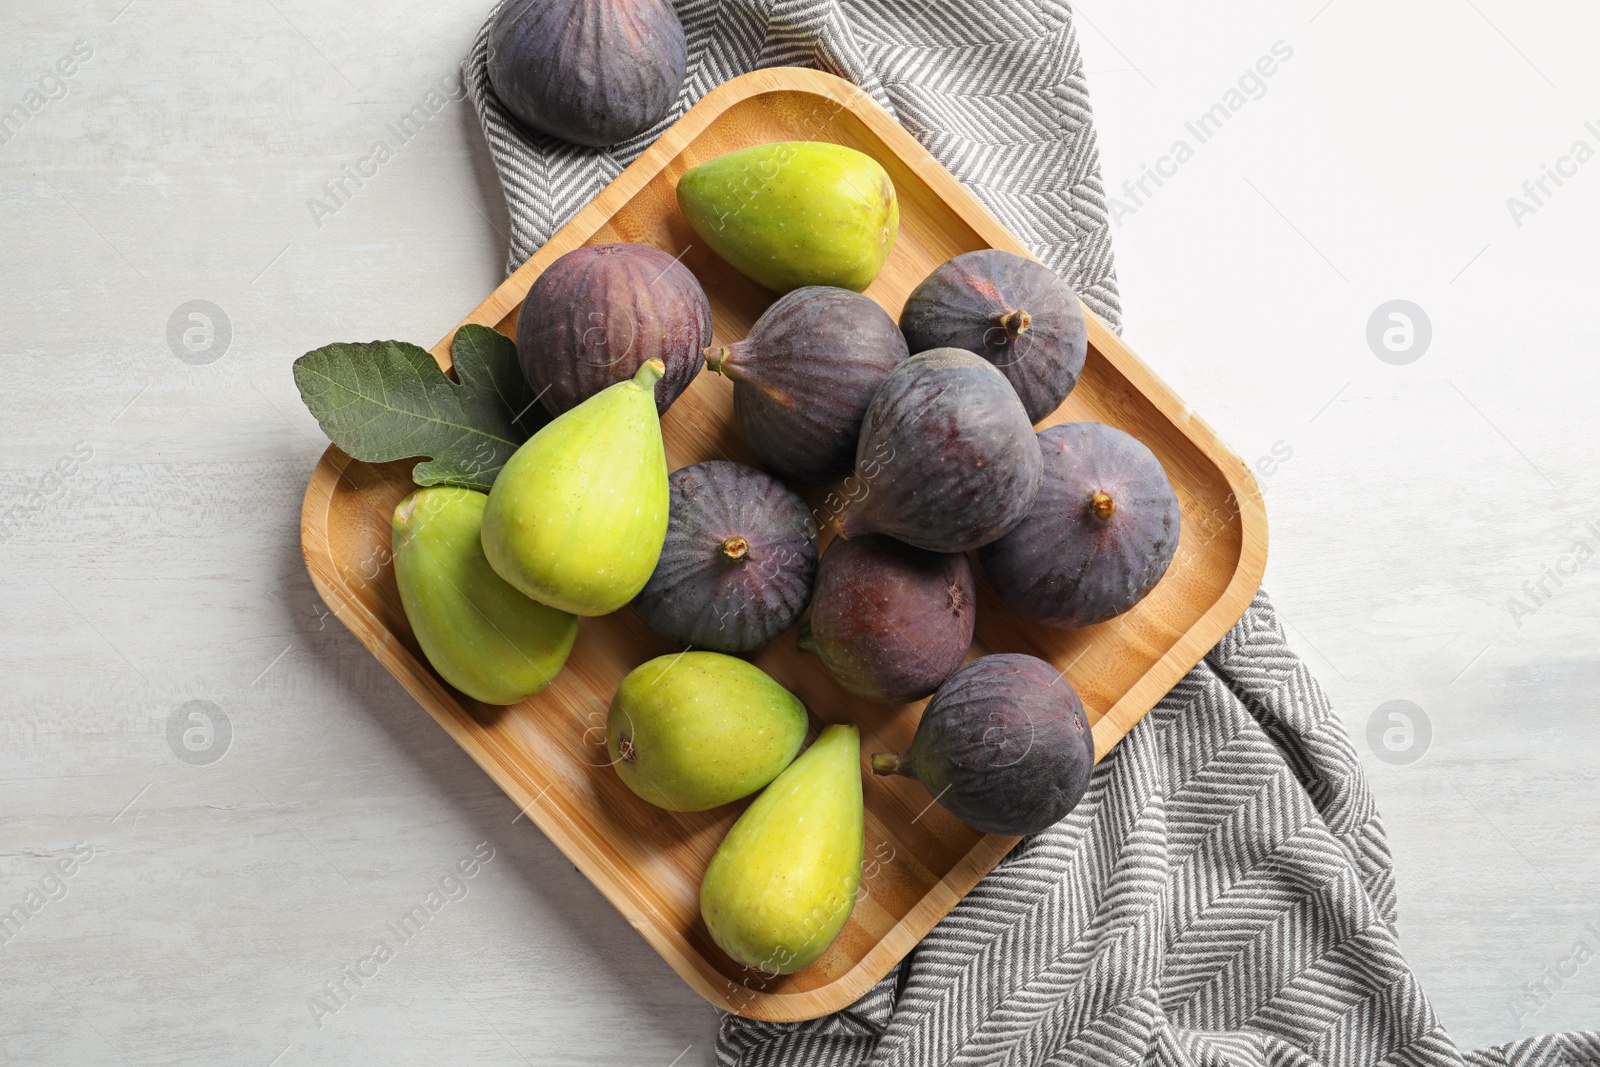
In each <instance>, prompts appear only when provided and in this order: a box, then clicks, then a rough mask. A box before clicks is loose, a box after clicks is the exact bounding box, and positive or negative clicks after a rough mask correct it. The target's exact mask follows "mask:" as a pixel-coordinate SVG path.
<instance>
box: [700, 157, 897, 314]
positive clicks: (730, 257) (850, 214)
mask: <svg viewBox="0 0 1600 1067" xmlns="http://www.w3.org/2000/svg"><path fill="white" fill-rule="evenodd" d="M678 206H679V207H680V208H681V209H682V210H683V215H684V218H686V219H688V220H689V225H691V226H693V227H694V230H695V232H696V233H698V234H699V235H700V237H701V239H703V240H704V241H705V242H706V244H708V245H710V246H711V248H712V250H713V251H714V252H716V253H717V255H719V256H721V257H722V258H723V259H725V260H727V261H728V262H729V263H730V264H731V265H732V266H733V267H734V268H735V269H736V270H738V271H739V272H740V273H741V274H744V275H746V276H747V277H749V278H752V279H754V280H755V281H757V282H759V283H760V284H762V285H764V286H766V287H767V288H768V289H772V290H774V291H776V292H779V293H787V292H788V291H789V290H791V289H798V288H800V287H801V286H802V285H834V286H838V287H839V288H841V289H854V290H855V291H856V292H860V291H861V290H863V289H865V288H866V287H867V286H868V285H870V284H872V279H874V278H876V277H877V276H878V271H879V269H881V268H882V267H883V261H884V260H885V259H888V258H889V248H890V247H891V246H892V245H893V244H894V238H895V233H896V232H897V231H898V230H899V227H900V204H899V202H898V201H897V200H896V198H895V192H894V182H892V181H890V180H889V174H888V172H887V171H885V170H884V169H883V167H882V166H880V165H879V164H878V161H877V160H875V159H873V158H872V157H871V156H869V155H866V154H864V153H862V152H857V151H856V150H855V149H853V148H846V147H844V146H843V145H836V144H828V143H826V142H823V141H779V142H777V143H775V144H763V145H756V146H754V147H752V148H742V149H740V150H739V151H737V152H729V153H728V154H727V155H724V156H718V157H717V158H716V159H713V160H711V161H710V162H709V163H702V164H701V165H700V166H698V167H694V168H693V169H691V170H689V171H688V172H687V173H685V174H684V176H683V177H682V178H680V179H679V180H678Z"/></svg>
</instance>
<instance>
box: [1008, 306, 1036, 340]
mask: <svg viewBox="0 0 1600 1067" xmlns="http://www.w3.org/2000/svg"><path fill="white" fill-rule="evenodd" d="M1032 325H1033V316H1032V315H1030V314H1028V313H1027V312H1026V311H1024V310H1022V309H1021V308H1015V309H1013V310H1011V311H1008V312H1006V313H1005V314H1004V315H1001V316H1000V328H1001V329H1003V330H1005V332H1006V336H1007V337H1011V338H1016V337H1020V336H1021V335H1023V334H1025V333H1027V332H1028V329H1029V328H1030V327H1031V326H1032Z"/></svg>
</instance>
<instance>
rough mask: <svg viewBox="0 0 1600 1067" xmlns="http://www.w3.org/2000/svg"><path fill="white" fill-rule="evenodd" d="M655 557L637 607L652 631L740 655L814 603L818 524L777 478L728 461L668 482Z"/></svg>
mask: <svg viewBox="0 0 1600 1067" xmlns="http://www.w3.org/2000/svg"><path fill="white" fill-rule="evenodd" d="M667 484H668V491H669V493H670V495H671V501H670V503H669V504H668V513H667V540H666V544H665V545H663V546H662V548H661V559H660V560H659V561H658V562H657V563H656V569H655V573H654V574H652V575H651V576H650V580H649V581H648V582H647V583H645V587H644V589H642V590H641V591H640V592H639V595H638V596H637V597H635V598H634V601H633V607H634V610H635V611H637V612H638V613H639V617H640V618H642V619H644V621H645V623H646V624H647V625H648V626H649V627H650V628H651V629H652V630H654V631H655V632H656V633H658V634H660V635H661V636H662V637H665V638H667V639H668V640H671V641H676V642H678V643H679V644H684V645H692V646H694V647H695V648H705V649H711V650H712V651H715V652H744V651H748V650H749V649H752V648H756V647H757V646H759V645H764V644H766V643H767V642H768V641H771V640H773V639H774V638H776V637H777V636H778V635H779V634H781V633H783V632H784V631H785V630H787V629H789V627H791V626H793V625H794V624H795V623H796V622H797V621H798V620H799V618H800V616H801V615H802V614H803V613H804V612H805V610H806V605H807V604H809V603H810V602H811V584H812V579H813V578H815V577H816V573H817V528H816V523H815V521H814V520H813V519H812V517H811V509H810V508H809V507H808V506H807V505H806V502H805V501H804V500H802V499H801V498H800V497H799V495H798V494H796V493H795V492H794V491H793V490H792V489H790V488H788V487H787V486H785V485H784V484H783V483H782V482H779V481H778V480H777V479H775V478H773V477H771V476H770V475H768V474H764V473H763V472H761V471H758V470H756V469H755V468H754V467H746V466H744V465H743V464H739V463H731V462H729V461H727V460H710V461H708V462H706V463H696V464H695V465H694V466H692V467H684V468H682V469H681V470H676V471H673V472H672V475H671V476H670V477H669V478H668V479H667Z"/></svg>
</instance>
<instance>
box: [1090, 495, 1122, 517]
mask: <svg viewBox="0 0 1600 1067" xmlns="http://www.w3.org/2000/svg"><path fill="white" fill-rule="evenodd" d="M1089 507H1090V508H1091V509H1092V510H1093V511H1094V515H1095V518H1097V519H1102V520H1104V519H1109V518H1110V517H1111V516H1112V514H1113V513H1114V512H1115V511H1116V510H1117V502H1116V501H1115V500H1112V499H1111V494H1110V493H1107V492H1105V491H1104V490H1097V491H1096V492H1095V494H1094V496H1092V497H1090V498H1089Z"/></svg>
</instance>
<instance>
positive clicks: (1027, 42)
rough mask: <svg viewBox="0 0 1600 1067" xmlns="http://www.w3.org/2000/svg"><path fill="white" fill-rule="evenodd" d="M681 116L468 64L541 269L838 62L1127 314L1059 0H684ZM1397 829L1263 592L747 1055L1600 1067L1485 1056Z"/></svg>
mask: <svg viewBox="0 0 1600 1067" xmlns="http://www.w3.org/2000/svg"><path fill="white" fill-rule="evenodd" d="M677 7H678V11H679V14H680V16H681V18H682V20H683V24H684V29H685V31H686V33H687V35H688V39H689V68H688V74H687V77H686V78H685V81H684V86H683V92H682V95H681V96H680V98H679V100H678V104H677V106H676V108H675V109H674V110H673V112H672V113H671V114H670V115H668V116H667V118H666V119H665V120H663V122H662V123H661V124H660V125H659V126H657V127H656V128H655V129H653V130H650V131H648V132H647V133H645V134H642V135H640V136H639V137H637V138H635V139H634V140H632V141H629V142H627V143H625V144H622V145H618V146H615V147H613V148H609V149H586V148H579V147H576V146H572V145H567V144H563V143H561V142H558V141H555V140H553V139H551V138H548V137H544V136H541V135H537V134H531V133H529V132H528V131H526V130H524V129H522V128H521V127H519V126H518V125H517V123H516V122H515V121H514V120H513V119H511V118H510V116H509V115H507V113H506V112H505V111H504V110H503V109H502V108H501V107H500V105H499V103H498V102H497V101H496V100H495V98H494V94H493V92H492V90H491V89H490V87H489V84H488V79H487V76H486V73H485V50H486V37H485V34H480V35H479V37H478V40H477V42H476V44H475V45H474V47H473V50H472V53H471V55H470V56H469V57H468V59H467V61H466V65H465V77H466V81H467V85H468V87H469V90H470V92H471V96H472V100H473V103H474V105H475V106H476V107H477V110H478V115H479V118H480V119H481V120H482V123H483V130H484V134H485V136H486V138H487V139H488V143H489V147H490V151H491V153H492V154H493V156H494V161H495V165H496V166H497V167H498V169H499V173H500V180H501V184H502V186H503V188H504V190H505V194H506V198H507V201H508V202H509V207H510V217H511V225H512V233H511V248H510V256H509V261H508V264H507V269H508V270H510V269H512V268H515V267H516V266H518V265H520V264H521V263H522V262H523V261H524V260H526V259H527V258H528V257H529V256H531V255H532V254H533V253H534V252H535V251H536V250H537V249H538V248H539V246H540V245H542V244H543V243H544V242H545V241H546V240H547V239H548V238H549V237H550V235H551V234H552V233H554V232H555V230H556V229H557V228H559V227H560V226H561V224H562V223H564V222H565V221H566V220H567V219H569V218H571V217H572V215H573V214H574V213H576V212H577V210H578V209H579V208H581V207H582V206H583V205H584V204H586V203H588V202H589V200H591V199H592V198H593V197H594V196H595V194H597V193H598V192H599V191H600V190H601V189H602V188H603V187H604V186H605V185H606V183H608V182H610V181H611V180H612V179H613V178H615V177H616V176H617V174H618V173H620V172H621V170H622V168H623V167H625V166H626V165H627V164H628V163H629V162H631V161H632V160H633V159H634V158H635V157H637V156H638V154H639V153H640V152H641V151H643V150H644V148H645V147H646V146H647V145H648V144H649V143H650V142H651V141H652V140H653V139H654V138H655V136H657V135H658V134H659V133H660V132H661V130H662V129H664V128H665V127H666V125H668V124H669V123H670V122H672V121H673V120H675V119H676V118H678V117H679V116H680V115H682V113H683V112H684V110H685V109H687V108H688V107H689V105H691V104H692V103H694V101H696V100H698V99H699V98H700V97H701V96H703V95H704V94H705V93H706V92H708V91H709V90H711V89H713V88H715V87H716V86H717V85H720V84H721V83H722V82H724V81H727V80H728V79H729V78H732V77H734V76H736V75H738V74H741V73H743V72H745V71H747V70H751V69H753V68H756V67H767V66H782V65H801V66H814V67H818V68H821V69H824V70H828V71H831V72H832V73H834V74H838V75H840V76H841V77H844V78H847V79H849V80H851V81H853V82H855V83H856V84H857V85H859V86H860V87H861V88H862V89H863V90H864V91H866V92H867V93H869V94H870V95H871V96H872V97H873V99H875V100H876V101H877V102H878V103H879V104H881V105H883V106H884V107H885V108H886V109H887V110H888V111H889V112H890V113H891V114H893V115H894V116H895V117H896V118H897V119H898V120H899V121H900V122H901V124H903V125H904V126H905V127H906V128H907V129H908V130H910V131H911V132H912V134H914V135H915V136H916V137H917V138H918V139H919V140H920V141H921V142H922V143H923V144H924V145H925V146H926V147H927V148H928V150H929V151H930V152H932V153H933V155H934V156H935V157H937V158H938V159H939V160H940V161H941V162H942V163H943V164H944V165H945V166H946V167H948V168H949V169H950V170H951V171H952V172H953V173H954V174H955V176H956V177H957V178H959V179H960V180H961V181H962V182H963V183H965V184H966V186H967V187H968V188H969V189H971V190H972V191H973V192H974V193H976V194H977V195H978V197H979V198H980V199H981V200H982V201H983V202H984V203H985V204H986V205H988V207H989V208H990V210H992V211H993V212H994V213H995V215H997V216H998V217H999V218H1000V220H1001V221H1002V222H1004V223H1005V224H1006V226H1008V227H1009V228H1010V229H1011V231H1012V232H1013V233H1015V234H1016V235H1017V236H1018V237H1019V238H1021V239H1022V241H1023V242H1024V243H1026V244H1027V245H1028V247H1029V248H1031V249H1032V250H1033V252H1034V254H1035V255H1037V256H1038V257H1039V258H1040V259H1042V260H1044V262H1046V263H1048V264H1049V265H1050V266H1051V267H1053V268H1055V269H1056V270H1057V271H1058V272H1060V273H1061V274H1062V275H1063V276H1064V277H1065V278H1067V279H1068V280H1069V281H1070V282H1071V283H1072V284H1073V286H1074V287H1075V288H1076V289H1077V290H1078V292H1079V294H1080V295H1082V296H1083V298H1084V300H1085V302H1086V303H1088V304H1089V306H1090V307H1092V308H1093V309H1094V310H1095V311H1096V312H1098V313H1099V314H1100V315H1101V317H1102V318H1104V319H1106V320H1107V321H1108V322H1110V323H1112V324H1113V325H1116V324H1117V322H1118V321H1119V318H1120V306H1119V304H1118V299H1117V285H1116V276H1115V273H1114V271H1113V267H1112V257H1111V241H1110V233H1109V229H1108V225H1107V216H1106V201H1105V196H1104V192H1103V190H1102V187H1101V183H1100V173H1099V159H1098V155H1097V152H1096V147H1095V135H1094V126H1093V122H1092V120H1091V116H1090V110H1089V99H1088V94H1087V91H1086V89H1085V86H1084V81H1083V71H1082V64H1081V61H1080V59H1079V55H1078V45H1077V40H1076V37H1075V35H1074V33H1073V28H1072V17H1071V12H1070V10H1069V8H1068V7H1067V5H1065V4H1063V3H1058V2H1055V0H984V2H983V3H974V2H972V0H677ZM1395 910H1396V908H1395V892H1394V877H1393V870H1392V867H1391V864H1390V860H1389V852H1388V846H1387V844H1386V841H1385V838H1384V833H1383V828H1382V825H1381V823H1380V822H1379V819H1378V814H1377V812H1376V810H1375V809H1374V807H1373V804H1372V798H1371V796H1370V795H1369V793H1368V791H1367V783H1366V778H1365V776H1364V774H1363V773H1362V770H1361V765H1360V762H1359V760H1358V759H1357V757H1356V754H1355V751H1354V749H1353V748H1352V746H1351V743H1350V738H1349V736H1348V735H1347V733H1346V731H1345V729H1344V727H1343V725H1342V724H1341V723H1340V721H1339V719H1338V718H1337V717H1336V716H1335V715H1334V714H1333V711H1332V709H1331V708H1330V707H1329V705H1328V701H1327V698H1326V696H1325V695H1324V694H1323V692H1322V690H1321V689H1320V688H1319V687H1318V685H1317V683H1316V681H1315V679H1313V678H1312V677H1311V675H1310V673H1309V672H1308V671H1307V670H1306V668H1305V666H1304V665H1303V664H1302V663H1301V662H1300V661H1299V660H1298V659H1297V658H1296V657H1295V656H1294V654H1293V653H1292V652H1291V651H1290V650H1289V647H1288V645H1287V643H1286V642H1285V640H1284V636H1283V631H1282V629H1281V628H1280V627H1279V625H1278V621H1277V618H1276V616H1275V614H1274V612H1273V608H1272V605H1271V604H1270V603H1269V602H1268V600H1267V599H1266V597H1265V596H1264V595H1258V596H1257V598H1256V600H1255V603H1254V604H1253V605H1252V606H1251V608H1250V609H1249V611H1248V612H1247V613H1246V614H1245V616H1244V618H1243V619H1242V620H1240V622H1239V624H1238V625H1237V626H1235V627H1234V628H1233V630H1232V631H1231V632H1230V633H1229V634H1228V635H1227V637H1225V638H1224V639H1223V641H1222V642H1221V643H1220V644H1219V645H1218V646H1217V647H1216V648H1215V649H1214V650H1213V651H1212V652H1211V654H1210V655H1209V656H1207V657H1206V659H1205V661H1204V662H1202V663H1201V664H1200V665H1199V666H1197V667H1196V668H1195V669H1194V670H1193V671H1191V672H1190V673H1189V675H1188V676H1187V677H1186V678H1185V679H1184V680H1183V681H1182V682H1181V683H1180V684H1179V685H1178V686H1177V687H1176V688H1175V689H1174V690H1173V691H1172V693H1171V694H1169V695H1168V696H1167V697H1166V698H1165V699H1164V700H1163V701H1162V702H1161V703H1160V705H1158V706H1157V707H1156V709H1155V710H1153V711H1152V712H1151V713H1150V714H1149V715H1148V716H1146V717H1145V719H1144V720H1143V721H1142V722H1140V724H1139V725H1138V726H1137V727H1135V728H1134V730H1133V731H1132V732H1131V733H1130V734H1129V735H1128V736H1127V737H1126V738H1125V739H1124V740H1123V742H1122V743H1121V744H1120V745H1119V746H1118V747H1117V749H1116V751H1115V752H1113V753H1112V754H1111V756H1110V757H1108V758H1107V759H1106V760H1105V761H1103V763H1102V764H1101V766H1100V767H1099V768H1098V770H1097V771H1096V773H1095V777H1094V780H1093V784H1092V785H1091V787H1090V790H1089V794H1088V795H1087V796H1086V797H1085V798H1084V800H1083V803H1082V804H1081V805H1079V807H1078V809H1077V810H1076V811H1074V812H1073V813H1072V815H1071V816H1069V817H1068V818H1067V819H1066V820H1064V821H1063V822H1062V823H1060V824H1059V825H1057V826H1055V827H1053V828H1051V829H1050V830H1047V831H1045V832H1044V833H1041V834H1038V835H1035V836H1034V837H1031V838H1028V839H1027V840H1026V841H1024V842H1023V843H1022V844H1021V845H1020V846H1018V848H1017V849H1016V850H1015V851H1014V852H1013V853H1012V854H1011V855H1010V856H1009V857H1007V859H1006V860H1005V861H1003V862H1002V863H1001V864H1000V865H999V866H998V867H996V868H995V870H994V871H993V872H992V873H991V874H990V875H989V876H988V877H987V878H986V879H984V880H983V882H982V883H980V884H979V886H978V887H977V888H976V889H975V890H974V891H973V892H972V893H971V894H969V895H968V896H967V898H966V899H965V900H963V901H962V902H961V904H960V905H958V906H957V907H956V908H955V910H954V911H952V912H951V913H950V914H949V916H947V917H946V918H945V920H944V921H943V922H941V923H940V924H939V926H938V927H937V928H935V929H934V931H933V932H932V933H931V934H929V935H928V937H927V938H926V939H925V940H924V941H923V943H922V944H921V945H920V946H919V947H918V948H917V949H916V950H915V951H914V952H913V953H912V954H911V955H910V956H909V957H908V958H907V960H906V961H905V962H904V963H902V964H901V965H900V967H898V968H897V969H896V970H895V972H894V973H893V974H891V975H890V976H889V977H888V978H886V979H884V981H883V982H882V983H880V984H879V985H878V986H877V987H875V988H874V989H873V990H872V991H871V992H870V993H869V994H868V995H867V996H866V997H864V998H862V1000H861V1001H860V1002H858V1003H857V1004H855V1005H854V1006H853V1007H851V1008H850V1009H849V1010H846V1011H843V1012H840V1013H839V1014H837V1015H834V1016H830V1017H827V1018H824V1019H818V1020H815V1021H812V1022H807V1023H794V1024H772V1023H758V1022H751V1021H749V1020H745V1019H740V1018H737V1017H734V1016H728V1017H726V1018H725V1019H724V1021H723V1025H722V1029H721V1033H720V1036H719V1042H718V1050H717V1055H718V1061H719V1063H720V1064H722V1065H724V1067H734V1065H743V1067H754V1065H772V1067H778V1065H783V1067H809V1065H823V1067H847V1065H849V1067H854V1065H858V1064H874V1065H891V1064H893V1065H902V1064H903V1065H943V1064H955V1063H960V1064H979V1063H982V1064H1005V1065H1008V1067H1033V1065H1041V1067H1042V1065H1046V1064H1062V1065H1065V1064H1084V1065H1090V1064H1092V1065H1095V1067H1112V1065H1121V1064H1127V1065H1138V1064H1142V1065H1158V1067H1202V1065H1203V1067H1235V1065H1237V1067H1243V1065H1252V1067H1253V1065H1262V1067H1265V1065H1273V1067H1291V1065H1292V1067H1334V1065H1339V1067H1346V1065H1348V1067H1371V1065H1376V1064H1388V1063H1392V1064H1462V1063H1466V1064H1473V1065H1485V1067H1487V1065H1491V1064H1496V1065H1502V1064H1503V1065H1507V1067H1509V1065H1513V1064H1514V1065H1519V1067H1545V1065H1549V1067H1556V1065H1563V1067H1565V1065H1577V1064H1593V1065H1596V1067H1600V1035H1595V1034H1564V1035H1554V1036H1549V1037H1543V1038H1535V1039H1531V1040H1528V1041H1522V1042H1518V1043H1516V1044H1514V1045H1509V1046H1505V1047H1503V1048H1499V1049H1493V1050H1488V1051H1483V1052H1475V1053H1462V1052H1461V1051H1460V1050H1458V1049H1457V1048H1456V1047H1455V1045H1454V1043H1453V1042H1452V1041H1451V1040H1450V1038H1449V1036H1448V1035H1447V1034H1446V1033H1445V1031H1444V1029H1443V1028H1442V1027H1441V1026H1440V1024H1439V1021H1438V1019H1437V1018H1436V1017H1435V1015H1434V1012H1433V1009H1432V1007H1431V1006H1430V1005H1429V1003H1428V999H1427V997H1426V996H1425V995H1424V994H1423V992H1422V990H1421V988H1420V987H1419V985H1418V983H1417V980H1416V976H1415V975H1414V974H1413V973H1412V971H1411V969H1410V968H1409V967H1408V966H1407V965H1406V962H1405V959H1404V957H1403V956H1402V955H1401V954H1400V951H1399V948H1398V946H1397V944H1396V939H1395Z"/></svg>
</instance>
